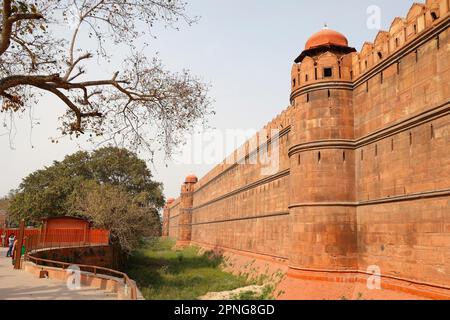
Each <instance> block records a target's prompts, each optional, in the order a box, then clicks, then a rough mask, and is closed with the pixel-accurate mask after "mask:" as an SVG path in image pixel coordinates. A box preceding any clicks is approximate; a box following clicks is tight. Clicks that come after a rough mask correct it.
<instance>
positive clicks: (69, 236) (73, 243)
mask: <svg viewBox="0 0 450 320" xmlns="http://www.w3.org/2000/svg"><path fill="white" fill-rule="evenodd" d="M107 245H109V232H108V231H106V230H96V229H91V230H88V231H87V232H86V231H85V230H78V229H59V230H51V231H47V232H33V233H30V234H28V235H25V237H24V241H23V250H24V251H23V254H24V259H25V261H31V262H33V263H35V264H36V265H39V266H42V267H55V268H62V269H67V268H68V267H69V266H76V267H78V268H80V271H85V272H90V273H92V274H94V275H95V276H97V275H105V276H111V277H115V278H121V279H123V284H124V286H125V294H126V296H128V297H130V299H131V300H137V287H136V284H135V283H134V281H132V280H131V279H130V278H129V277H128V275H127V274H126V273H123V272H120V271H117V270H114V269H109V268H104V267H99V266H93V265H84V264H77V263H76V262H74V263H69V262H63V261H57V260H50V259H44V258H39V257H36V256H35V255H36V254H38V253H44V252H45V251H50V250H55V249H56V250H57V249H63V248H86V247H95V246H107ZM128 290H131V291H130V292H129V291H128ZM128 292H129V293H130V294H129V293H128Z"/></svg>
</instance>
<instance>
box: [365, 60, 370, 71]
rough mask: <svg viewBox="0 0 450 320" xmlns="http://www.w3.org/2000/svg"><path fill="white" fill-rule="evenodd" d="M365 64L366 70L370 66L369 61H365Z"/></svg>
mask: <svg viewBox="0 0 450 320" xmlns="http://www.w3.org/2000/svg"><path fill="white" fill-rule="evenodd" d="M364 64H365V65H366V69H367V67H368V66H369V64H368V62H367V60H366V61H364Z"/></svg>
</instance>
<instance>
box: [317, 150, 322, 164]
mask: <svg viewBox="0 0 450 320" xmlns="http://www.w3.org/2000/svg"><path fill="white" fill-rule="evenodd" d="M321 160H322V154H321V153H320V151H319V153H318V154H317V161H318V162H320V161H321Z"/></svg>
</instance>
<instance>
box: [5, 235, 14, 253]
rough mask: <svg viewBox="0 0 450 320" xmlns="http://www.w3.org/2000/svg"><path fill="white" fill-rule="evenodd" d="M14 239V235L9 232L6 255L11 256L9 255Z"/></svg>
mask: <svg viewBox="0 0 450 320" xmlns="http://www.w3.org/2000/svg"><path fill="white" fill-rule="evenodd" d="M15 240H16V236H15V235H14V233H11V235H10V236H9V239H8V246H9V248H8V252H7V253H6V256H7V257H11V255H12V252H13V247H14V241H15Z"/></svg>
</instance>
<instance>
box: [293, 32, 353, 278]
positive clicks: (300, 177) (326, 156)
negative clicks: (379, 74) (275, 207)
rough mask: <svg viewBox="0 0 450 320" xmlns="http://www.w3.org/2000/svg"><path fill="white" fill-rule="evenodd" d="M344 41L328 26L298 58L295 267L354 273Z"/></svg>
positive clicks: (295, 68) (346, 48)
mask: <svg viewBox="0 0 450 320" xmlns="http://www.w3.org/2000/svg"><path fill="white" fill-rule="evenodd" d="M355 51H356V50H355V49H354V48H351V47H349V46H348V41H347V39H346V37H345V36H344V35H342V34H340V33H339V32H336V31H333V30H330V29H328V28H324V29H322V30H321V31H319V32H318V33H316V34H314V35H313V36H312V37H311V38H309V40H308V42H307V43H306V46H305V50H304V51H303V52H302V53H301V54H300V56H299V57H298V58H297V59H295V64H294V65H293V67H292V74H291V86H292V94H291V104H292V105H293V106H294V107H295V108H294V109H295V120H294V122H293V124H292V129H291V134H292V139H291V146H290V149H289V157H290V170H291V171H290V217H291V224H290V225H291V228H292V230H291V248H290V257H289V259H290V264H291V265H292V268H293V269H296V268H297V269H299V270H309V269H315V270H318V269H321V270H323V269H330V268H332V269H336V270H340V269H341V270H345V269H352V268H356V267H357V248H356V243H357V241H356V208H355V206H354V202H355V154H354V151H353V140H354V132H353V105H352V98H353V92H352V79H351V77H352V76H351V71H350V70H351V55H349V53H351V52H355Z"/></svg>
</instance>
